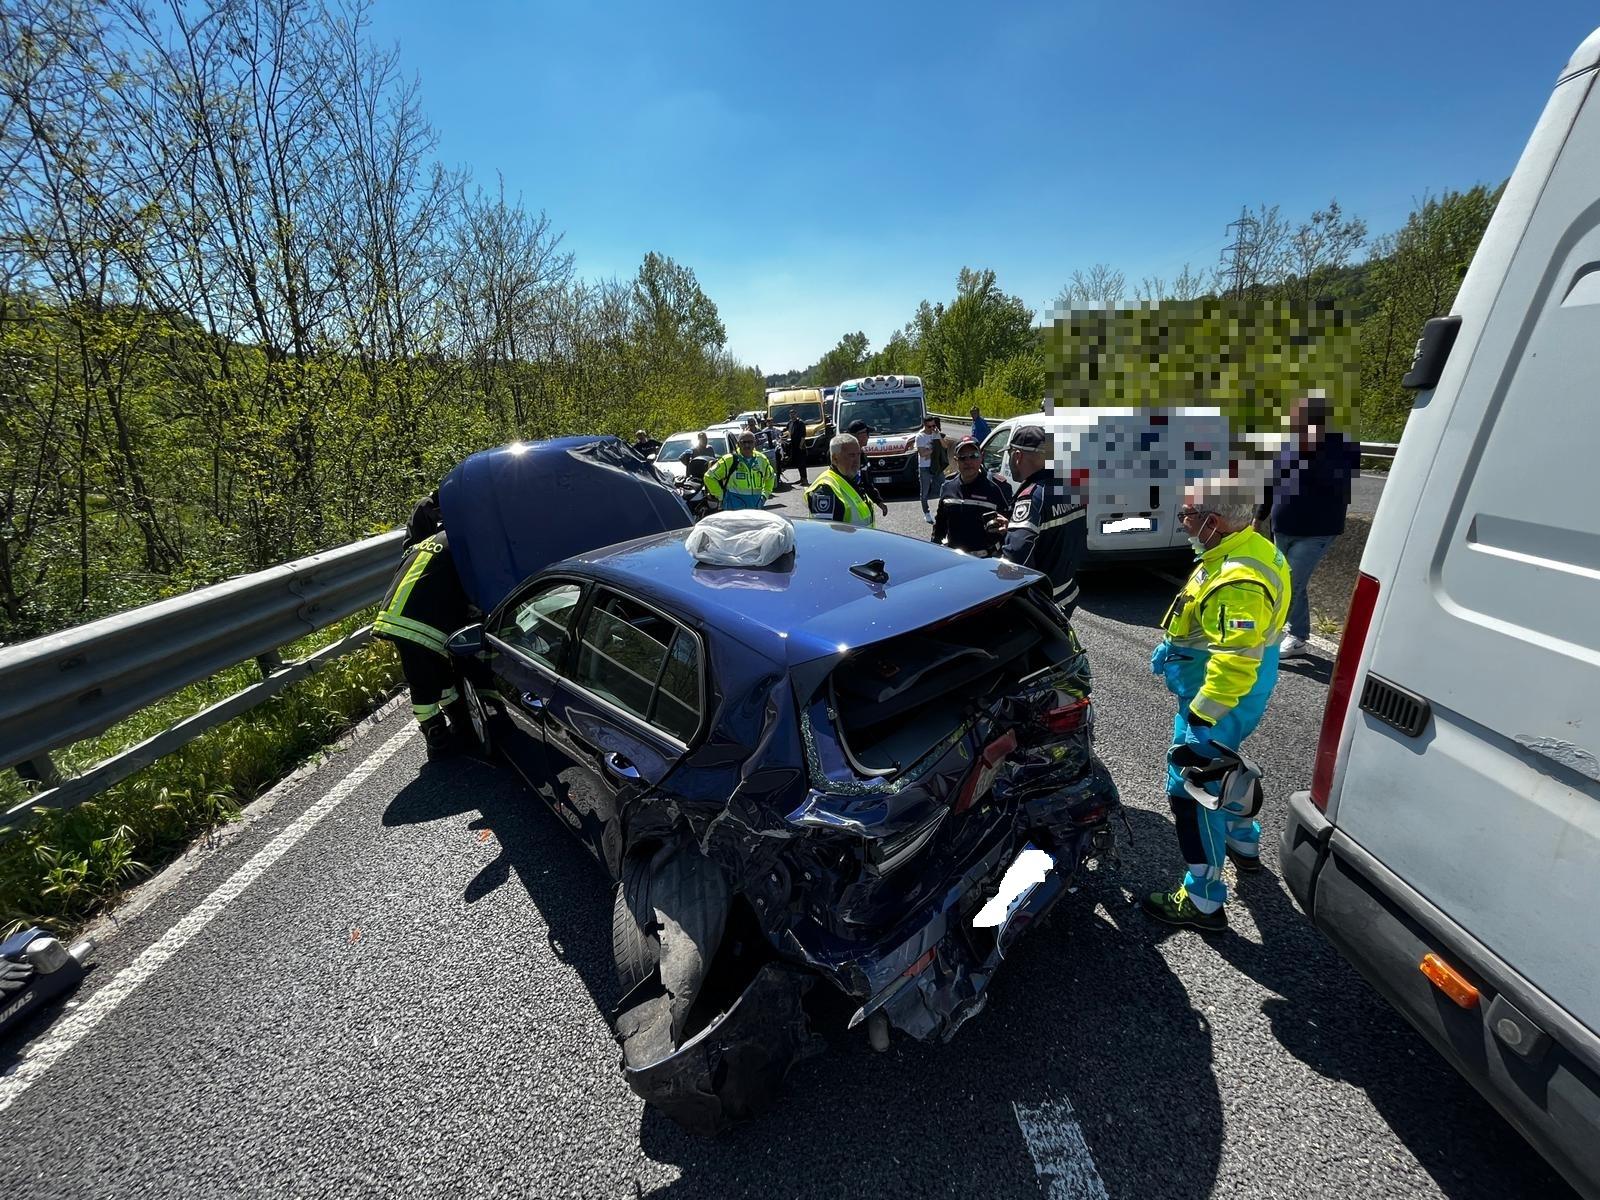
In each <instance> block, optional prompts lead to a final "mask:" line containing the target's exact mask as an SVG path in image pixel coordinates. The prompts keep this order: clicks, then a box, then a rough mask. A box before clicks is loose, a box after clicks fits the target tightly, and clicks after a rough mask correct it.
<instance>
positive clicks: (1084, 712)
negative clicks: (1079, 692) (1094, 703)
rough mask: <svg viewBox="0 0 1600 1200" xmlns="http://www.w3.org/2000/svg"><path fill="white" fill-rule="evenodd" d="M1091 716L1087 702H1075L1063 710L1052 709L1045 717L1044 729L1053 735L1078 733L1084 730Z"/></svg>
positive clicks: (1065, 706) (1062, 708)
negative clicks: (1087, 719)
mask: <svg viewBox="0 0 1600 1200" xmlns="http://www.w3.org/2000/svg"><path fill="white" fill-rule="evenodd" d="M1088 715H1089V702H1088V701H1087V700H1074V701H1073V702H1072V703H1071V704H1067V705H1064V706H1063V707H1061V708H1052V709H1051V710H1050V711H1049V712H1047V713H1045V715H1044V727H1045V728H1046V729H1048V730H1049V731H1050V732H1051V733H1076V732H1077V731H1078V730H1079V729H1081V728H1083V722H1084V720H1085V719H1086V718H1087V717H1088Z"/></svg>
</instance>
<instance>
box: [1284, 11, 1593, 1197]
mask: <svg viewBox="0 0 1600 1200" xmlns="http://www.w3.org/2000/svg"><path fill="white" fill-rule="evenodd" d="M1597 68H1600V31H1596V32H1595V33H1594V34H1592V35H1591V36H1590V37H1589V39H1588V40H1587V41H1585V42H1584V43H1583V45H1582V46H1580V47H1579V48H1578V52H1577V53H1576V55H1574V56H1573V59H1572V61H1571V62H1570V63H1569V64H1568V66H1567V69H1566V70H1565V71H1564V72H1563V73H1562V75H1561V78H1560V80H1559V82H1558V83H1557V85H1556V88H1555V92H1554V94H1553V95H1552V96H1551V98H1550V102H1549V104H1548V105H1547V106H1546V108H1545V111H1544V115H1543V116H1542V117H1541V118H1540V120H1539V124H1538V126H1537V127H1536V128H1535V129H1534V132H1533V137H1532V139H1531V140H1530V141H1529V142H1528V146H1527V148H1526V149H1525V150H1524V151H1523V154H1522V158H1521V161H1520V162H1519V163H1518V164H1517V169H1516V171H1515V173H1514V174H1513V175H1512V177H1511V180H1510V183H1509V184H1508V185H1507V187H1506V191H1505V195H1504V197H1503V198H1502V199H1501V201H1500V204H1499V207H1498V208H1497V209H1496V210H1495V214H1494V218H1493V220H1492V221H1491V222H1490V224H1489V228H1488V230H1487V232H1486V233H1485V235H1484V238H1483V242H1482V244H1481V245H1480V246H1479V247H1478V253H1477V255H1476V257H1475V258H1474V259H1473V260H1472V266H1471V268H1470V270H1469V271H1468V272H1467V275H1466V277H1465V279H1464V280H1463V281H1462V284H1461V290H1460V293H1459V294H1458V295H1457V297H1456V302H1455V306H1454V308H1453V309H1452V310H1451V315H1450V316H1449V317H1448V318H1441V319H1436V320H1434V321H1430V322H1429V323H1428V328H1427V330H1426V332H1425V334H1424V336H1423V338H1422V340H1421V341H1420V342H1419V343H1418V353H1417V361H1416V363H1415V365H1414V366H1413V368H1412V373H1411V375H1410V376H1408V377H1407V385H1408V386H1411V387H1415V388H1418V389H1420V390H1419V391H1418V393H1417V398H1416V403H1415V407H1414V408H1413V410H1412V413H1411V416H1410V420H1409V422H1408V424H1407V426H1406V430H1405V436H1404V437H1403V438H1402V439H1401V441H1400V446H1399V451H1398V453H1397V454H1396V456H1395V460H1394V468H1393V470H1392V471H1391V472H1390V475H1389V480H1388V483H1387V484H1386V486H1385V487H1384V491H1383V498H1382V500H1381V501H1380V502H1379V505H1378V511H1377V514H1376V516H1375V517H1374V519H1373V524H1372V532H1371V535H1370V536H1369V537H1368V539H1367V545H1366V550H1365V552H1364V554H1363V556H1362V559H1361V574H1360V576H1359V579H1358V583H1357V585H1356V590H1355V595H1354V597H1353V599H1352V601H1351V606H1350V615H1349V620H1348V622H1347V623H1346V626H1345V634H1344V640H1343V643H1342V644H1341V645H1340V648H1339V655H1338V659H1337V662H1336V665H1335V667H1334V671H1333V678H1332V682H1331V684H1330V686H1329V691H1328V703H1327V709H1326V713H1325V715H1324V719H1323V724H1322V734H1321V740H1320V741H1319V743H1318V745H1317V755H1316V764H1315V767H1314V769H1313V774H1312V783H1311V789H1310V791H1308V792H1297V793H1295V794H1294V796H1292V797H1291V798H1290V802H1289V816H1288V820H1287V823H1286V827H1285V831H1284V835H1283V842H1282V846H1281V848H1280V852H1279V861H1280V864H1281V867H1282V870H1283V875H1284V879H1285V881H1286V882H1287V883H1288V885H1289V888H1290V890H1291V891H1292V892H1293V893H1294V896H1295V898H1296V900H1297V901H1298V902H1299V904H1300V906H1301V907H1302V908H1303V909H1304V910H1305V912H1307V913H1308V914H1309V915H1310V916H1311V918H1312V920H1313V921H1314V922H1315V923H1316V925H1317V926H1318V927H1319V928H1321V929H1322V930H1323V931H1324V932H1325V933H1326V934H1327V936H1328V938H1329V940H1330V941H1332V942H1333V944H1334V945H1335V946H1336V947H1338V949H1339V951H1340V952H1341V953H1342V954H1343V955H1344V956H1345V957H1346V958H1347V959H1349V960H1350V962H1351V963H1352V964H1354V965H1355V967H1356V968H1357V969H1358V970H1359V971H1360V972H1361V973H1362V974H1363V975H1364V976H1366V978H1367V979H1368V981H1370V982H1371V983H1372V985H1373V986H1374V987H1375V988H1377V990H1378V991H1379V992H1381V993H1382V994H1383V995H1384V996H1385V997H1386V998H1387V999H1388V1000H1389V1001H1390V1002H1391V1003H1392V1004H1394V1006H1395V1007H1396V1008H1398V1009H1399V1010H1400V1011H1401V1012H1402V1013H1403V1014H1404V1015H1405V1016H1406V1018H1407V1019H1408V1020H1409V1021H1410V1022H1411V1023H1412V1024H1413V1025H1415V1026H1416V1027H1417V1029H1418V1030H1420V1031H1421V1032H1422V1034H1423V1035H1424V1036H1425V1037H1426V1038H1427V1039H1428V1041H1430V1042H1431V1043H1432V1044H1433V1046H1434V1048H1435V1049H1437V1050H1438V1051H1439V1053H1441V1054H1442V1055H1444V1057H1445V1058H1446V1059H1447V1060H1449V1062H1450V1063H1451V1064H1452V1065H1453V1066H1455V1068H1456V1069H1457V1070H1458V1071H1460V1072H1461V1073H1462V1074H1463V1075H1465V1076H1466V1077H1467V1078H1468V1079H1469V1080H1471V1081H1472V1083H1473V1084H1474V1085H1475V1086H1476V1087H1477V1088H1478V1090H1479V1091H1480V1092H1482V1093H1483V1094H1484V1096H1485V1097H1487V1098H1488V1100H1489V1101H1490V1102H1491V1103H1493V1104H1494V1106H1495V1107H1496V1108H1498V1109H1499V1110H1500V1112H1501V1113H1502V1114H1503V1115H1504V1116H1505V1118H1506V1119H1507V1120H1508V1121H1510V1122H1511V1124H1512V1125H1514V1126H1516V1128H1517V1129H1518V1130H1520V1131H1521V1132H1522V1134H1523V1135H1524V1136H1525V1137H1526V1138H1527V1139H1528V1140H1529V1141H1530V1142H1532V1143H1533V1145H1534V1146H1535V1147H1537V1148H1538V1149H1539V1151H1540V1152H1541V1153H1543V1154H1544V1155H1545V1156H1546V1157H1547V1158H1548V1159H1549V1160H1550V1162H1551V1163H1552V1164H1553V1165H1554V1166H1555V1167H1556V1168H1557V1169H1558V1170H1559V1171H1561V1173H1562V1174H1563V1175H1565V1176H1566V1177H1567V1179H1568V1180H1570V1181H1571V1182H1572V1184H1573V1185H1574V1186H1575V1187H1576V1188H1577V1189H1578V1190H1579V1191H1580V1192H1583V1193H1584V1194H1586V1195H1588V1196H1600V486H1597V485H1596V478H1597V466H1596V464H1600V401H1597V399H1596V394H1597V393H1596V387H1597V384H1596V381H1597V380H1600V97H1596V96H1595V94H1594V87H1595V79H1596V75H1597Z"/></svg>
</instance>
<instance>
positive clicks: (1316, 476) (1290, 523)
mask: <svg viewBox="0 0 1600 1200" xmlns="http://www.w3.org/2000/svg"><path fill="white" fill-rule="evenodd" d="M1330 415H1331V412H1330V409H1329V406H1328V402H1327V401H1326V400H1325V399H1323V398H1322V397H1320V396H1302V397H1301V398H1300V399H1299V400H1296V401H1295V403H1294V407H1293V408H1292V409H1290V413H1289V430H1290V438H1289V441H1288V442H1287V443H1286V444H1285V445H1284V447H1283V449H1282V450H1280V451H1279V452H1278V461H1277V463H1276V464H1275V465H1274V467H1273V472H1272V478H1271V482H1270V484H1269V486H1268V489H1267V496H1266V501H1265V502H1264V503H1263V504H1262V505H1261V507H1260V508H1259V509H1257V510H1256V529H1257V531H1258V532H1260V533H1267V532H1268V527H1267V520H1268V517H1269V516H1270V518H1271V536H1272V539H1273V541H1274V542H1275V543H1276V544H1277V547H1278V549H1279V550H1282V551H1283V554H1284V557H1285V558H1287V559H1288V560H1289V570H1290V572H1291V574H1292V576H1293V579H1294V594H1293V596H1292V598H1291V599H1290V601H1289V623H1288V626H1287V628H1286V630H1285V632H1284V635H1283V643H1282V645H1280V646H1279V648H1278V654H1279V657H1281V658H1304V657H1305V656H1306V655H1307V653H1308V651H1307V649H1306V643H1307V642H1308V641H1310V639H1311V600H1310V594H1309V592H1308V590H1307V589H1308V588H1309V586H1310V583H1311V574H1312V572H1313V571H1315V570H1316V569H1317V564H1318V563H1319V562H1321V561H1322V556H1323V555H1324V554H1326V553H1327V552H1328V547H1329V546H1330V545H1331V544H1332V543H1333V539H1334V538H1336V537H1338V536H1339V535H1340V534H1341V533H1343V532H1344V518H1345V512H1346V511H1347V510H1348V509H1349V507H1350V481H1351V479H1353V478H1354V477H1355V475H1356V474H1357V473H1358V471H1359V469H1360V465H1361V459H1360V453H1361V448H1360V447H1359V446H1357V445H1352V444H1351V443H1350V442H1349V441H1347V440H1346V439H1345V437H1344V435H1343V434H1339V433H1333V432H1331V431H1329V429H1328V419H1329V417H1330Z"/></svg>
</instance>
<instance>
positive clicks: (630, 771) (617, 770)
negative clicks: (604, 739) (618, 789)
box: [600, 752, 641, 780]
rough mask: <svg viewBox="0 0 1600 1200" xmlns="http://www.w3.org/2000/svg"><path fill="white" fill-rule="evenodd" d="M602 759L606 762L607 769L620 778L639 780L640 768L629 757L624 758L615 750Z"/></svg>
mask: <svg viewBox="0 0 1600 1200" xmlns="http://www.w3.org/2000/svg"><path fill="white" fill-rule="evenodd" d="M600 761H601V762H603V763H605V765H606V770H608V771H610V772H611V773H612V774H613V775H615V776H617V777H618V778H619V779H631V780H637V779H639V778H641V776H640V775H639V768H638V767H636V766H634V765H633V764H632V763H631V762H629V761H628V760H627V759H625V758H623V757H622V755H620V754H617V753H614V752H613V753H610V754H607V755H606V756H605V757H604V758H602V759H601V760H600Z"/></svg>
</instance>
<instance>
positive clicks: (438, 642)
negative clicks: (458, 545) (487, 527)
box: [372, 492, 470, 758]
mask: <svg viewBox="0 0 1600 1200" xmlns="http://www.w3.org/2000/svg"><path fill="white" fill-rule="evenodd" d="M469 619H470V606H469V604H468V601H467V594H466V592H465V591H464V590H463V589H462V587H461V579H460V577H459V576H458V575H457V574H456V567H455V562H454V561H453V560H452V559H451V557H450V542H449V539H448V537H446V535H445V531H444V527H443V524H442V521H441V518H440V514H439V493H437V492H434V493H433V494H432V495H430V496H428V497H427V498H426V499H424V500H423V501H422V502H421V503H420V504H418V505H417V507H416V509H415V510H414V511H413V512H412V514H411V519H410V520H409V521H407V522H406V550H405V557H404V558H403V559H402V560H401V562H400V569H399V570H398V571H396V572H395V576H394V581H393V582H392V583H391V584H390V585H389V591H388V594H387V595H385V596H384V598H383V603H382V605H381V606H380V608H379V611H378V616H377V619H376V620H374V621H373V622H372V635H373V636H374V637H381V638H384V639H385V640H387V641H390V642H392V643H394V648H395V650H396V652H397V653H398V654H399V655H400V670H401V671H402V673H404V675H405V677H406V687H407V688H409V689H410V691H411V711H412V713H413V714H415V716H416V718H417V722H418V724H420V725H421V726H422V734H423V737H425V738H426V739H427V742H428V756H429V757H430V758H434V757H437V756H439V755H442V754H448V753H449V752H450V751H452V750H454V749H455V745H456V740H457V739H456V738H455V736H454V735H453V734H452V733H451V726H452V725H454V727H455V728H456V729H459V730H462V731H465V730H466V729H467V728H468V725H467V714H466V711H465V709H464V707H463V706H462V704H461V697H460V693H458V692H457V690H456V675H455V666H454V664H453V663H452V662H451V660H450V652H449V650H448V649H447V648H446V646H445V641H446V639H447V638H448V637H449V636H450V635H451V634H452V633H453V632H455V631H456V630H457V629H459V628H461V626H463V625H465V624H467V622H468V621H469ZM447 711H448V712H449V714H450V716H449V717H448V718H446V716H445V713H446V712H447Z"/></svg>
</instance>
